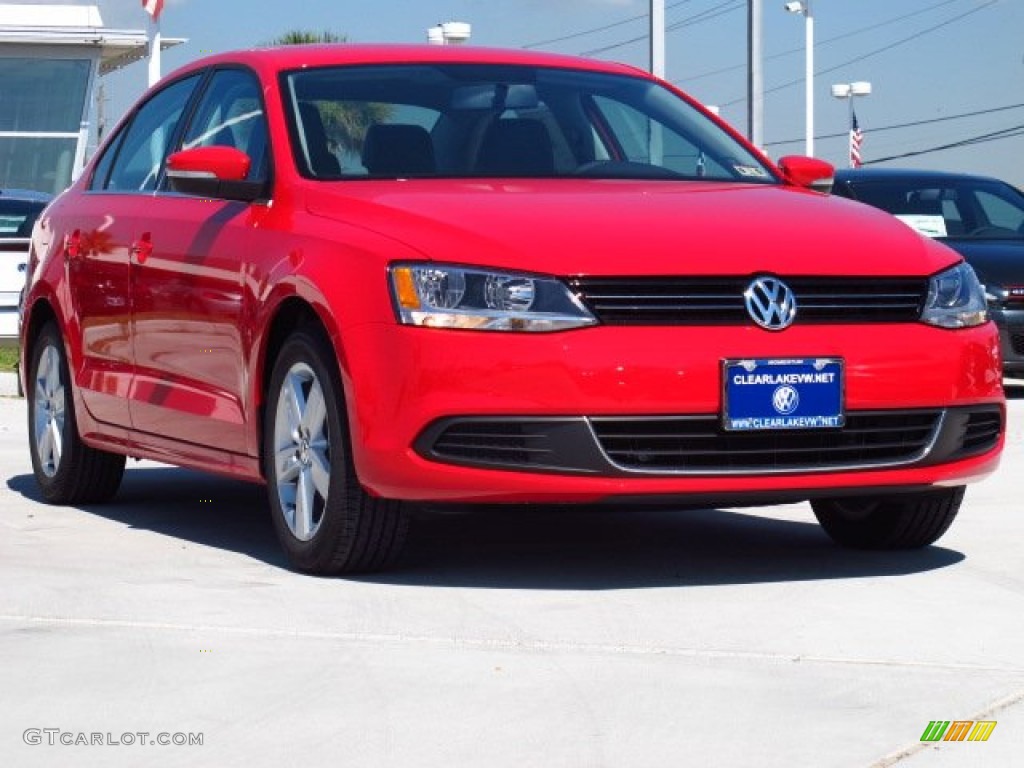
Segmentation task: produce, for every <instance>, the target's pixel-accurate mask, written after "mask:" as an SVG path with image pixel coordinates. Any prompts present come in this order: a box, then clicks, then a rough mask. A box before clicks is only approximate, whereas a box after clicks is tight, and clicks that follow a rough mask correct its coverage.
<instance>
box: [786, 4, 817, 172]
mask: <svg viewBox="0 0 1024 768" xmlns="http://www.w3.org/2000/svg"><path fill="white" fill-rule="evenodd" d="M811 3H812V0H797V1H796V2H792V3H786V6H785V7H786V10H787V11H789V12H790V13H800V14H803V17H804V19H806V21H807V23H806V25H805V27H806V29H807V41H806V43H805V47H806V51H805V52H804V88H805V91H806V92H805V94H804V110H805V112H806V114H807V118H806V120H807V127H806V131H807V138H806V143H805V145H804V154H805V155H807V156H808V157H813V156H814V13H813V12H812V9H811Z"/></svg>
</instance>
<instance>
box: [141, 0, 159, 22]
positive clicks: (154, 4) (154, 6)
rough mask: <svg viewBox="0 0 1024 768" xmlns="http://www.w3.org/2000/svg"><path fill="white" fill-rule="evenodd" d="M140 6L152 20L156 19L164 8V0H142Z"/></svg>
mask: <svg viewBox="0 0 1024 768" xmlns="http://www.w3.org/2000/svg"><path fill="white" fill-rule="evenodd" d="M142 7H143V8H144V9H145V11H146V13H148V14H149V15H150V16H152V17H153V21H157V20H159V18H160V13H161V11H163V9H164V0H142Z"/></svg>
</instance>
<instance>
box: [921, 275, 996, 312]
mask: <svg viewBox="0 0 1024 768" xmlns="http://www.w3.org/2000/svg"><path fill="white" fill-rule="evenodd" d="M921 319H922V320H923V321H924V322H926V323H930V324H931V325H937V326H939V327H940V328H970V327H971V326H975V325H981V324H982V323H984V322H985V321H986V320H988V311H987V305H986V303H985V292H984V289H983V288H982V287H981V283H979V282H978V278H977V276H976V275H975V274H974V270H973V269H971V267H970V265H968V264H958V265H957V266H955V267H953V268H952V269H947V270H946V271H945V272H940V273H939V274H937V275H935V276H934V277H933V278H932V279H931V280H930V281H929V283H928V300H927V301H926V302H925V306H924V313H923V314H922V315H921Z"/></svg>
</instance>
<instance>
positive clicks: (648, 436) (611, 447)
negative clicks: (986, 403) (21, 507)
mask: <svg viewBox="0 0 1024 768" xmlns="http://www.w3.org/2000/svg"><path fill="white" fill-rule="evenodd" d="M941 416H942V411H941V410H915V411H884V412H882V411H878V412H859V413H849V414H848V415H847V419H846V426H844V427H842V428H841V429H834V430H831V429H830V430H823V429H822V430H791V431H774V432H724V431H723V430H722V428H721V422H720V421H719V419H718V418H716V417H714V416H710V417H700V416H697V417H680V418H659V419H605V418H595V419H592V420H591V424H592V426H593V429H594V432H595V434H596V435H597V439H598V442H599V443H600V444H601V448H602V449H603V450H604V452H605V453H606V454H607V455H608V457H609V458H610V459H611V461H612V462H613V463H615V464H617V465H618V466H620V467H623V468H626V469H630V470H640V471H648V472H659V471H687V470H689V471H698V472H699V471H701V470H707V471H715V472H720V471H731V470H732V471H735V470H787V469H793V470H802V469H812V468H823V467H844V468H850V467H857V466H860V465H864V466H871V465H876V464H889V463H904V462H911V461H914V460H915V459H917V458H918V457H920V456H921V455H922V454H923V453H924V452H925V450H926V448H927V447H928V445H929V443H931V441H932V439H933V437H934V435H935V431H936V429H937V427H938V425H939V422H940V419H941ZM988 429H989V431H990V430H991V428H990V427H988ZM978 430H979V433H981V432H982V431H984V430H983V429H982V427H981V426H979V427H978ZM996 432H997V433H998V427H996ZM985 434H989V432H985ZM979 439H980V437H979Z"/></svg>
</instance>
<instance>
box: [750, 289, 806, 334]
mask: <svg viewBox="0 0 1024 768" xmlns="http://www.w3.org/2000/svg"><path fill="white" fill-rule="evenodd" d="M743 300H744V302H745V303H746V305H747V314H749V315H750V318H751V319H752V320H753V321H754V322H755V323H757V324H758V325H760V326H761V327H762V328H767V329H768V330H769V331H781V330H782V329H783V328H788V327H789V326H790V325H792V324H793V320H794V319H795V318H796V296H794V295H793V291H791V290H790V289H789V286H788V285H786V284H785V283H784V282H782V281H781V280H779V279H778V278H775V277H759V278H757V279H756V280H754V281H753V282H752V283H751V284H750V285H748V286H747V290H745V291H744V292H743Z"/></svg>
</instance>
